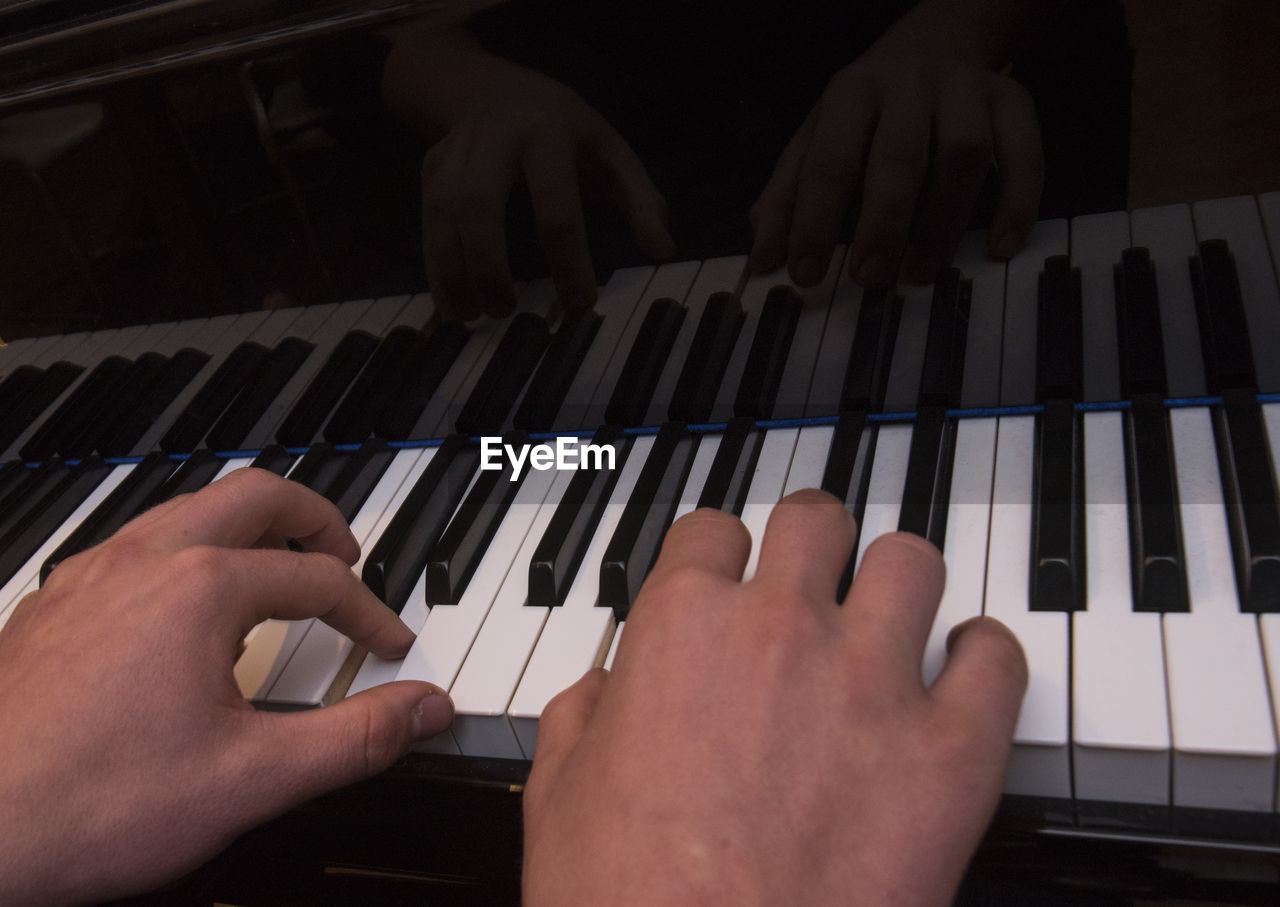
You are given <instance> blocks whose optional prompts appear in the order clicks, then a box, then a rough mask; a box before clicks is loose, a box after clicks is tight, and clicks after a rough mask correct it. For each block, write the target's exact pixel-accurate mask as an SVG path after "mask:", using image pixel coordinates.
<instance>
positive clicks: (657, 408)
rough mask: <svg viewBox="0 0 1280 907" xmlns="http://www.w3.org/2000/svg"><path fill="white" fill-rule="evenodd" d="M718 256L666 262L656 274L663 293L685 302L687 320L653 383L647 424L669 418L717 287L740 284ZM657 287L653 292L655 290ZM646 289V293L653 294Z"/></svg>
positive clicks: (735, 273) (733, 286) (731, 286)
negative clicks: (703, 260)
mask: <svg viewBox="0 0 1280 907" xmlns="http://www.w3.org/2000/svg"><path fill="white" fill-rule="evenodd" d="M716 261H717V259H713V260H712V261H709V262H707V263H706V264H705V265H699V263H698V262H696V261H688V262H681V263H679V264H671V265H663V266H662V267H660V268H658V273H657V275H655V276H654V281H653V282H654V285H655V286H658V285H659V281H661V284H660V286H661V289H662V293H663V294H664V295H666V296H670V297H671V298H672V299H677V300H682V301H683V302H684V308H685V316H684V322H683V323H682V324H681V325H680V331H679V332H678V333H677V334H676V339H675V342H674V343H672V345H671V353H670V355H668V357H667V362H666V364H665V365H664V366H663V367H662V372H661V373H660V374H659V375H658V381H657V383H656V384H655V385H654V387H653V400H652V401H651V402H650V403H649V409H648V410H647V411H646V412H645V417H644V424H645V425H661V424H662V423H663V422H665V421H666V420H667V409H668V408H669V407H670V406H671V396H672V394H674V393H675V389H676V382H677V381H678V380H679V379H680V370H681V369H682V368H683V367H684V363H685V360H686V359H687V358H688V357H689V347H690V346H692V344H693V335H694V334H695V333H697V330H698V322H699V321H701V320H702V313H703V312H704V311H705V310H706V308H707V300H708V299H709V298H710V296H711V294H712V293H714V292H716V291H717V290H729V291H732V290H734V289H735V288H736V286H737V277H738V271H740V270H741V269H737V270H735V269H734V268H732V267H729V268H717V266H716V264H715V262H716ZM653 290H654V288H653V287H651V288H650V290H649V293H652V292H653ZM649 293H646V294H645V295H646V296H647V295H649Z"/></svg>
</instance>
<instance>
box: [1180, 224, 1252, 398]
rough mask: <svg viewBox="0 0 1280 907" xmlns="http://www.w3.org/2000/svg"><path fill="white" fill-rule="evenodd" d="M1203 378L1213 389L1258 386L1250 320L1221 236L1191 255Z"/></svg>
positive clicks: (1229, 256) (1231, 260)
mask: <svg viewBox="0 0 1280 907" xmlns="http://www.w3.org/2000/svg"><path fill="white" fill-rule="evenodd" d="M1191 283H1192V288H1193V290H1194V291H1195V301H1196V316H1197V318H1198V322H1199V326H1200V345H1201V349H1202V351H1203V354H1204V372H1205V382H1206V384H1207V385H1208V387H1209V390H1210V392H1212V393H1221V392H1222V391H1223V390H1225V389H1226V388H1230V387H1257V372H1256V369H1255V368H1254V358H1253V352H1252V349H1251V348H1250V344H1249V324H1248V320H1247V318H1246V315H1245V308H1244V298H1243V296H1242V295H1241V290H1240V281H1239V278H1238V276H1237V272H1236V267H1235V256H1234V255H1232V253H1231V250H1230V249H1229V248H1228V247H1227V245H1226V243H1225V242H1223V241H1222V240H1209V241H1207V242H1202V243H1201V244H1200V247H1199V251H1198V253H1197V255H1196V256H1195V257H1194V258H1192V259H1191Z"/></svg>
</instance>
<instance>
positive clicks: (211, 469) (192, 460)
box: [138, 448, 225, 513]
mask: <svg viewBox="0 0 1280 907" xmlns="http://www.w3.org/2000/svg"><path fill="white" fill-rule="evenodd" d="M224 465H225V461H223V460H220V459H218V457H216V456H215V455H214V453H213V451H211V450H209V449H208V448H202V449H201V450H197V451H193V452H192V453H191V454H189V455H188V456H187V457H186V459H184V460H183V461H182V462H181V463H179V464H178V466H177V467H176V468H175V469H174V470H173V472H171V473H170V474H169V476H168V478H166V479H165V480H164V482H162V483H161V485H160V487H159V488H157V489H156V490H155V491H153V492H152V493H151V495H150V496H149V497H147V498H146V499H144V500H143V502H142V506H141V507H139V508H138V513H142V512H143V511H146V510H150V509H151V508H152V507H155V506H156V505H158V504H163V503H164V502H165V501H171V500H173V499H174V498H176V497H177V496H178V495H180V494H195V493H196V492H197V491H199V490H200V489H201V488H204V487H205V486H206V485H208V484H209V483H210V482H212V481H213V480H214V479H215V478H217V477H218V475H220V474H221V471H222V469H223V466H224Z"/></svg>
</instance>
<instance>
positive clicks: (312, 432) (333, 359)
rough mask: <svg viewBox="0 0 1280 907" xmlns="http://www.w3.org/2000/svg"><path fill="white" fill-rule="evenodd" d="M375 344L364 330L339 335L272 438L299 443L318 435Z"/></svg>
mask: <svg viewBox="0 0 1280 907" xmlns="http://www.w3.org/2000/svg"><path fill="white" fill-rule="evenodd" d="M377 348H378V338H376V337H374V336H373V335H372V334H369V333H366V332H365V331H352V332H351V333H349V334H347V335H346V336H345V337H343V338H342V341H341V342H339V343H338V345H337V346H336V347H335V348H334V350H333V352H332V353H330V354H329V358H328V359H326V360H325V363H324V366H323V367H322V368H321V369H320V371H319V373H317V375H316V377H315V380H314V381H313V382H312V384H311V385H310V386H309V387H308V388H307V389H306V391H305V392H304V393H303V394H302V396H301V397H299V398H298V401H297V403H295V404H294V406H293V409H292V410H290V412H289V415H288V416H287V417H286V418H285V420H284V422H283V423H282V424H281V426H280V429H279V431H277V432H276V439H277V440H278V441H279V442H280V443H281V444H284V445H285V446H287V447H302V446H305V445H306V444H309V443H311V440H312V439H313V438H315V437H317V436H318V435H320V433H321V429H322V427H323V426H324V424H325V423H326V422H327V421H328V416H329V413H330V412H332V411H333V409H334V407H336V406H337V405H338V401H339V400H340V399H341V398H342V395H343V393H344V392H345V391H346V390H347V388H348V387H349V386H350V385H351V384H352V382H354V381H355V379H356V376H357V375H358V374H359V373H360V370H361V369H362V368H364V366H365V363H367V362H368V361H369V359H370V357H371V356H373V352H374V350H375V349H377Z"/></svg>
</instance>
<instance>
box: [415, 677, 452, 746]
mask: <svg viewBox="0 0 1280 907" xmlns="http://www.w3.org/2000/svg"><path fill="white" fill-rule="evenodd" d="M452 722H453V703H452V702H451V701H450V700H449V697H448V695H447V694H446V693H445V692H444V691H443V690H439V689H436V688H434V687H433V688H432V689H431V692H429V693H427V695H426V696H424V697H423V698H422V699H420V700H419V701H418V704H417V705H415V706H414V707H413V739H415V740H426V739H427V738H428V737H434V736H435V735H436V734H438V733H440V732H441V731H443V730H444V729H445V728H447V727H448V726H449V725H450V724H451V723H452Z"/></svg>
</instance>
